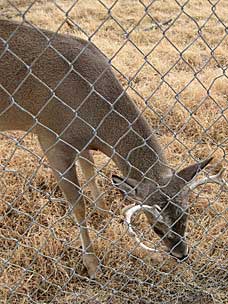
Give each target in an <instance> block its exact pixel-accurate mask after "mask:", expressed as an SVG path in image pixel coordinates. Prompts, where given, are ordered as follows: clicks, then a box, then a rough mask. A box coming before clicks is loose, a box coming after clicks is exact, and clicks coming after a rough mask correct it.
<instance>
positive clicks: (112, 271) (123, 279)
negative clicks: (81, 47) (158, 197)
mask: <svg viewBox="0 0 228 304" xmlns="http://www.w3.org/2000/svg"><path fill="white" fill-rule="evenodd" d="M11 2H12V3H14V5H15V6H16V7H17V8H18V10H19V11H21V12H24V11H26V10H27V9H28V7H29V5H30V4H31V3H32V2H33V1H32V0H30V1H29V0H15V1H11ZM54 2H55V3H56V4H57V5H58V7H59V8H58V7H57V5H55V4H54ZM73 2H74V1H71V0H56V1H44V0H43V1H37V2H36V3H35V4H33V5H32V6H31V8H30V9H29V10H28V11H27V13H26V18H27V19H28V20H30V21H31V22H32V23H33V24H35V25H38V26H40V27H43V28H46V29H51V30H53V31H56V30H57V29H59V26H60V25H61V24H62V23H63V21H64V20H65V14H64V13H63V11H67V10H68V9H69V8H70V7H71V5H72V4H73ZM103 2H104V3H105V4H106V5H107V6H110V5H111V4H112V3H114V1H111V0H103ZM141 2H144V3H145V4H147V3H149V2H150V1H149V0H144V1H141ZM179 2H180V3H182V4H184V2H185V1H179ZM211 2H215V1H211ZM60 8H61V9H60ZM19 11H17V10H16V9H15V8H13V7H12V6H11V5H9V4H7V1H6V0H3V1H1V4H0V12H1V13H2V15H3V16H4V17H5V18H13V19H19V17H18V13H19ZM148 13H149V14H150V15H151V16H153V19H154V20H156V21H157V22H159V24H162V23H165V22H166V21H168V20H170V19H172V21H171V23H170V24H169V25H171V24H172V22H173V25H172V26H171V27H170V28H169V29H168V30H167V31H165V36H164V35H163V34H162V32H161V30H160V29H159V28H156V26H154V23H153V21H152V19H151V18H149V17H148V16H146V17H144V18H143V19H142V20H141V18H142V17H143V16H144V14H145V12H144V8H143V5H142V4H140V1H136V0H134V1H133V0H119V1H118V2H117V4H115V5H114V7H113V8H112V17H113V18H108V19H107V21H106V22H104V21H105V20H106V18H107V16H108V13H107V10H106V9H105V8H104V6H102V5H101V4H100V3H99V2H98V1H89V0H88V1H79V2H77V3H76V5H75V6H74V8H73V9H72V10H71V11H70V13H69V16H70V17H71V18H72V20H74V21H75V22H76V23H77V24H78V25H80V27H81V28H82V29H83V30H84V31H85V32H86V33H87V34H88V35H92V34H93V33H94V32H95V31H96V34H95V35H94V36H93V38H92V40H93V41H94V43H95V44H96V45H97V46H98V47H99V48H100V49H101V50H102V51H103V52H104V53H105V54H106V55H107V56H108V57H113V60H112V64H113V65H114V66H115V67H116V69H117V70H118V71H119V72H116V74H117V77H118V78H119V79H120V81H121V82H122V83H123V85H126V79H125V78H124V76H125V77H127V79H129V80H131V85H132V89H129V90H128V91H129V94H130V95H131V96H132V98H133V99H134V101H135V102H136V103H137V104H138V106H139V107H141V108H143V106H144V101H143V100H142V99H141V98H140V96H139V95H137V94H136V93H135V92H134V90H135V91H137V92H138V93H139V94H140V95H141V96H143V97H144V98H148V109H147V110H146V112H145V115H146V118H147V119H148V121H149V123H150V124H151V125H152V126H154V127H155V128H157V132H158V134H159V135H160V142H161V143H162V144H163V145H164V147H165V153H166V155H167V158H168V160H169V161H170V163H171V164H172V165H173V167H176V168H177V167H179V166H180V165H181V164H182V163H185V164H186V163H187V162H189V161H190V160H191V159H192V158H195V159H200V158H204V157H206V156H207V155H208V154H213V155H214V159H215V161H214V166H216V165H219V164H220V163H221V161H223V164H224V165H225V166H226V161H227V152H228V147H227V137H228V125H227V119H228V109H227V102H228V78H227V72H226V70H225V68H226V65H227V62H228V43H227V42H228V41H227V40H228V38H227V35H226V34H225V29H224V26H223V25H222V22H220V21H219V19H220V20H221V21H223V23H224V24H226V26H227V24H228V23H227V22H228V20H227V16H228V2H227V1H226V0H221V1H220V2H219V4H217V5H216V15H217V17H216V15H213V16H211V17H210V18H209V16H210V15H211V13H212V4H210V2H209V1H206V0H200V1H199V0H190V1H189V2H188V4H187V5H185V7H184V13H182V14H180V13H181V9H180V6H178V5H177V2H176V1H174V0H163V1H162V0H160V1H155V2H154V4H153V5H152V6H151V8H150V9H149V10H148ZM177 16H179V17H178V18H177V20H175V19H176V17H177ZM218 18H219V19H218ZM139 20H141V22H140V23H139V24H138V22H139ZM116 21H118V22H119V24H121V26H119V25H118V24H117V22H116ZM206 21H207V22H206ZM196 22H197V24H198V26H203V25H204V26H203V28H202V29H201V33H202V34H201V38H198V39H196V40H195V38H196V37H197V36H198V28H197V26H196ZM137 24H138V25H137ZM169 25H162V29H163V30H165V29H167V28H168V26H169ZM121 27H122V28H124V29H125V30H126V31H128V32H129V31H131V30H132V29H134V30H133V31H132V32H131V34H130V40H131V42H130V41H128V42H126V38H125V33H124V31H123V29H122V28H121ZM59 31H60V32H62V33H70V34H73V35H77V36H82V37H85V36H84V35H83V33H82V32H81V31H80V30H79V29H74V30H73V29H72V28H71V27H70V26H69V25H67V24H66V23H65V24H63V25H62V26H61V28H60V29H59ZM158 42H159V43H158ZM124 43H125V46H124V47H123V48H121V46H122V45H123V44H124ZM157 43H158V45H156V44H157ZM155 46H156V47H155ZM120 48H121V49H120ZM138 49H139V50H140V51H139V50H138ZM152 49H153V52H151V50H152ZM211 50H213V53H212V52H211ZM116 53H118V54H117V55H115V54H116ZM180 53H181V54H182V55H181V56H180ZM144 55H147V60H148V62H149V63H150V64H149V63H147V64H145V65H144V66H143V68H142V69H141V70H140V71H139V72H138V70H139V68H140V67H141V65H142V64H143V63H144ZM121 73H122V74H123V75H124V76H123V75H121ZM194 74H195V75H196V76H197V77H195V78H194ZM161 76H163V77H162V78H161ZM153 92H154V93H153ZM152 93H153V94H152ZM174 134H177V136H176V138H174ZM23 136H24V134H23V133H21V132H11V133H7V134H6V135H1V138H0V155H1V163H2V164H3V165H5V164H7V163H8V160H10V162H9V165H8V166H7V168H10V169H12V170H16V172H0V174H1V175H0V189H1V205H0V212H1V215H0V216H1V217H0V218H1V224H0V225H1V226H0V241H1V245H0V246H1V247H0V248H1V255H0V257H1V271H2V273H1V283H0V286H1V289H0V299H1V300H0V302H1V303H23V304H24V303H50V302H51V303H90V304H92V303H94V304H95V303H117V304H118V303H185V304H187V303H195V304H196V303H197V304H199V303H208V304H210V303H228V300H227V295H228V288H227V285H228V209H227V195H226V194H227V193H225V192H221V191H220V190H219V189H218V187H216V186H212V185H208V186H205V187H204V189H203V190H202V191H201V193H200V195H197V196H196V195H192V197H191V202H192V204H193V207H192V209H191V217H190V220H189V228H188V230H189V231H188V239H189V243H190V244H191V247H192V254H191V257H190V259H189V260H188V262H186V263H183V264H177V263H176V262H175V261H173V260H172V259H171V258H168V257H163V256H162V255H161V256H157V255H150V254H148V253H147V252H144V251H142V250H141V249H139V248H135V245H134V242H133V241H132V239H131V238H130V237H128V236H127V235H126V231H125V228H124V226H123V222H122V216H121V215H120V208H121V206H123V204H124V202H123V201H122V200H121V197H120V195H119V193H117V192H115V190H113V189H112V188H111V187H110V183H109V178H110V175H111V173H112V172H113V171H116V172H117V168H115V166H114V165H113V164H109V165H108V166H105V167H104V168H103V169H102V172H103V176H100V177H99V184H100V186H101V187H102V189H103V190H104V193H105V196H106V199H107V201H108V202H109V204H110V206H111V209H112V211H113V214H114V216H113V218H111V217H109V218H107V219H104V218H102V217H101V216H98V215H97V214H91V213H90V216H89V224H90V229H91V235H92V237H93V239H94V240H95V237H96V241H95V243H94V247H95V250H96V252H97V254H98V256H99V258H100V259H101V262H102V264H104V269H103V273H102V275H100V276H99V277H98V280H97V281H96V282H93V283H92V282H90V281H89V280H86V277H85V276H84V273H83V269H82V261H81V249H80V242H79V235H78V230H77V227H75V225H74V223H73V221H72V220H71V218H70V216H69V215H68V212H69V206H68V204H67V203H66V202H64V200H63V197H62V194H61V192H60V190H59V189H58V187H56V182H55V180H54V178H53V176H52V173H51V171H50V169H49V168H48V166H47V165H46V164H42V165H40V164H39V158H38V157H37V155H41V150H40V147H39V145H38V142H37V139H36V137H35V136H34V135H32V134H28V135H26V136H25V137H24V138H23V140H21V141H20V145H17V146H15V143H16V142H18V141H19V140H20V139H21V138H22V137H23ZM25 147H26V149H27V151H26V150H25V149H24V148H25ZM95 158H96V162H97V164H98V166H103V165H105V163H106V161H107V158H104V156H103V155H100V154H99V153H95ZM37 168H39V169H38V170H37ZM34 173H35V174H34ZM104 176H106V177H107V178H104ZM85 193H86V195H88V197H90V194H89V192H88V190H87V189H85ZM51 198H55V201H54V202H51ZM136 223H137V224H138V226H139V227H140V228H141V230H142V231H144V232H145V236H147V237H148V239H150V240H152V241H153V242H154V243H155V244H157V245H158V247H159V248H160V246H159V244H158V239H157V238H156V237H155V236H153V235H152V236H151V234H150V233H149V232H147V228H148V227H147V225H146V223H143V224H142V223H140V220H139V219H137V221H136ZM96 234H98V236H96Z"/></svg>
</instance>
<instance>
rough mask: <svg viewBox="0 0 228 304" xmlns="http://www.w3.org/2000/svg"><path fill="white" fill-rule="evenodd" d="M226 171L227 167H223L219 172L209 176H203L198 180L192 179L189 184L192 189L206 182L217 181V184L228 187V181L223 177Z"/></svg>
mask: <svg viewBox="0 0 228 304" xmlns="http://www.w3.org/2000/svg"><path fill="white" fill-rule="evenodd" d="M224 172H225V168H224V167H222V168H221V170H220V171H219V173H218V174H216V175H211V176H208V177H204V178H201V179H199V180H196V181H192V182H191V183H189V185H188V186H189V188H190V189H191V190H193V189H195V188H196V187H198V186H201V185H204V184H208V183H211V184H213V183H216V184H219V185H220V186H221V187H224V186H225V187H227V188H228V182H227V181H225V179H224V178H223V174H224Z"/></svg>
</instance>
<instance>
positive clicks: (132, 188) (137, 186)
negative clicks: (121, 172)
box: [112, 175, 149, 200]
mask: <svg viewBox="0 0 228 304" xmlns="http://www.w3.org/2000/svg"><path fill="white" fill-rule="evenodd" d="M112 182H113V185H114V186H115V187H116V188H118V189H119V190H120V191H121V192H122V193H123V194H125V195H127V196H129V197H132V198H135V199H140V200H142V199H143V198H144V197H145V196H146V195H147V194H148V192H149V189H148V187H147V185H144V184H142V183H139V182H138V181H136V180H135V179H133V178H123V177H120V176H117V175H113V176H112Z"/></svg>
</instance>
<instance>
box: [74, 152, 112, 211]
mask: <svg viewBox="0 0 228 304" xmlns="http://www.w3.org/2000/svg"><path fill="white" fill-rule="evenodd" d="M79 164H80V167H81V169H82V173H83V175H84V176H85V179H86V184H88V186H89V188H90V190H91V192H92V196H93V199H94V203H95V205H96V206H97V207H98V210H99V211H101V212H102V211H106V210H108V206H107V204H106V203H105V202H104V200H103V197H102V193H101V191H100V190H99V188H98V186H97V183H96V172H95V169H94V167H95V165H94V160H93V156H92V154H91V152H90V151H89V150H85V151H83V152H82V153H81V156H80V158H79Z"/></svg>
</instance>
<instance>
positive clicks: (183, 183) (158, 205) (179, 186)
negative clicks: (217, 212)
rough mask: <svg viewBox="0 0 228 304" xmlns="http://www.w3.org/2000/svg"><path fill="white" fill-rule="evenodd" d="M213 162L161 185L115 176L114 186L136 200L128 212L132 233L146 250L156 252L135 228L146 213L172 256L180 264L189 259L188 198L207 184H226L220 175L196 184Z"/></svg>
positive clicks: (193, 167)
mask: <svg viewBox="0 0 228 304" xmlns="http://www.w3.org/2000/svg"><path fill="white" fill-rule="evenodd" d="M211 160H212V158H210V159H206V160H205V161H202V162H200V163H196V164H194V165H191V166H189V167H186V168H184V169H183V170H181V171H180V172H178V173H176V174H174V173H173V174H172V175H171V176H168V177H164V178H163V180H162V183H160V184H159V185H158V184H156V183H155V182H154V181H151V180H145V181H143V182H141V183H138V182H137V181H136V180H134V179H132V178H126V179H124V178H122V177H119V176H116V175H114V176H113V177H112V180H113V183H114V185H115V186H116V187H117V188H118V189H119V190H120V191H121V192H122V193H124V194H125V195H127V196H128V197H129V198H131V199H133V200H136V201H137V204H134V205H133V206H130V207H127V208H126V209H125V210H124V213H125V216H126V222H127V224H128V226H129V232H130V233H131V234H133V235H134V237H135V239H136V241H137V242H138V243H139V244H140V246H142V247H143V248H145V249H148V250H151V251H154V249H151V248H149V247H147V246H145V245H144V244H143V243H142V242H141V241H140V240H139V239H138V238H137V235H136V233H135V232H134V231H133V229H132V226H131V218H132V215H133V214H134V213H136V212H139V211H143V212H144V213H145V214H146V217H147V219H148V222H149V223H150V224H151V227H152V228H153V230H154V231H155V233H156V234H157V235H158V236H159V237H160V238H161V239H162V241H163V242H164V243H165V245H166V247H167V249H168V252H169V254H171V255H172V256H174V257H175V258H177V259H179V260H183V259H185V258H187V256H188V246H187V242H186V238H185V231H186V226H187V219H188V213H189V204H188V197H189V193H190V191H191V190H193V189H194V188H195V187H197V186H199V185H202V184H205V183H208V182H209V183H218V184H220V185H224V184H226V182H225V181H224V180H223V179H222V173H223V172H224V170H221V171H220V172H219V174H217V175H214V176H209V177H205V178H203V179H201V180H197V181H194V180H193V178H194V177H195V176H196V174H197V173H198V172H200V171H201V170H202V169H203V168H204V167H205V166H207V164H208V163H209V162H210V161H211Z"/></svg>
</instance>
